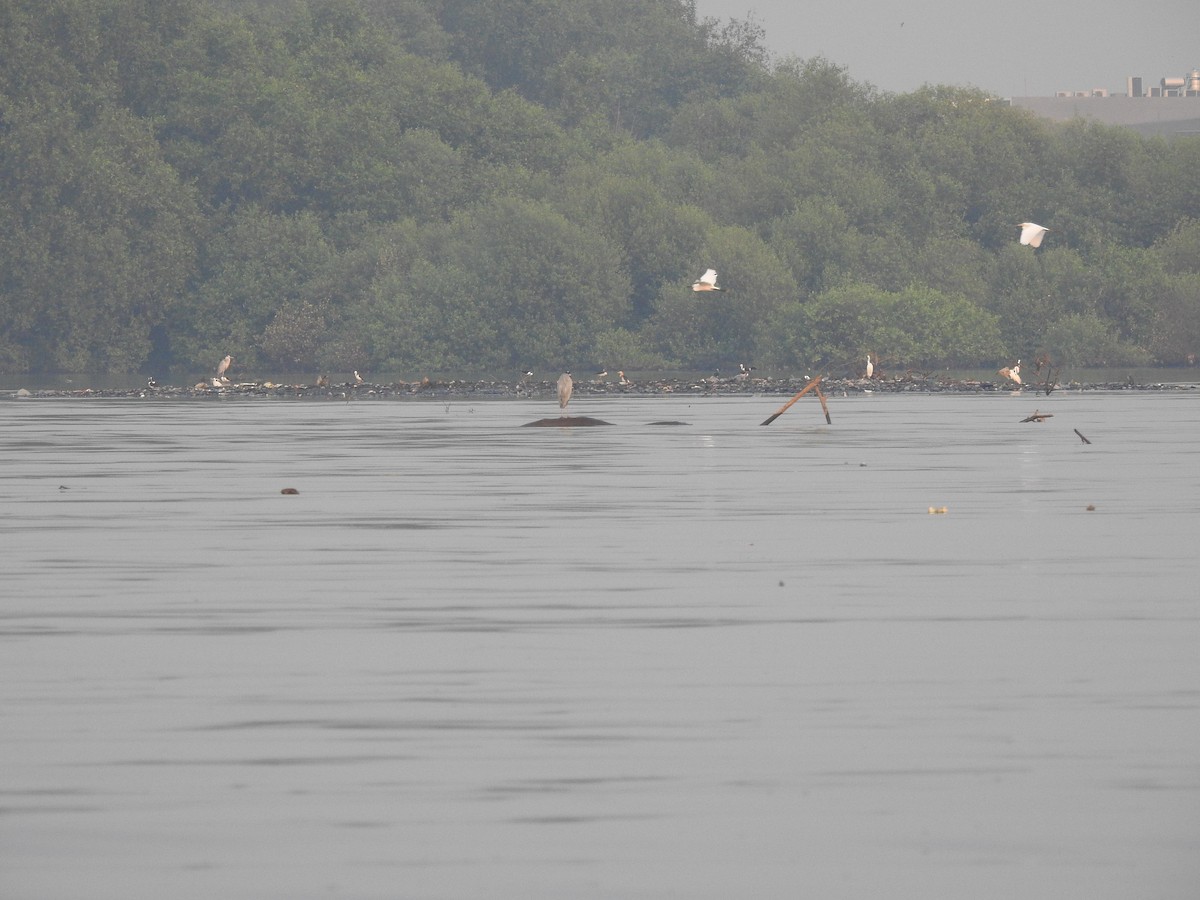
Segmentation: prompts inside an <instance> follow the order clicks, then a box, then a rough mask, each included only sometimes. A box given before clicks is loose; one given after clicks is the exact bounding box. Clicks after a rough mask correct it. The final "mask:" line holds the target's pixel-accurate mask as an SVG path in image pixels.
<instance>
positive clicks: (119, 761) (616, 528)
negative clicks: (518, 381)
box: [0, 392, 1200, 900]
mask: <svg viewBox="0 0 1200 900" xmlns="http://www.w3.org/2000/svg"><path fill="white" fill-rule="evenodd" d="M781 402H782V398H779V397H769V398H767V397H737V398H708V399H699V398H693V399H685V398H660V399H619V398H613V399H603V400H600V399H597V400H590V401H589V400H587V399H585V400H583V401H582V402H579V403H574V404H572V407H573V412H576V413H577V414H590V415H595V416H599V417H601V418H604V419H606V420H608V421H610V422H613V423H614V424H615V425H616V426H617V427H613V428H588V429H557V428H550V429H545V428H536V429H535V428H519V427H516V426H518V425H520V424H521V423H524V422H528V421H531V420H533V419H537V418H540V417H542V416H547V415H555V414H557V405H556V404H554V403H553V402H546V401H542V402H524V401H492V402H476V403H466V402H455V403H451V404H450V405H448V406H447V405H445V404H443V403H432V402H370V401H355V402H353V403H340V402H321V403H318V402H313V403H297V402H287V401H279V400H234V401H232V402H224V401H221V402H163V401H155V400H153V399H148V400H142V401H135V400H129V401H125V400H115V401H75V400H34V401H5V402H3V403H2V404H0V459H3V463H4V465H3V467H2V468H0V503H2V504H3V507H2V508H3V510H4V515H3V517H2V518H0V543H2V545H3V548H4V552H3V556H4V566H3V568H4V574H3V578H2V584H3V587H2V589H0V594H2V599H0V761H2V763H3V765H2V766H0V896H3V897H4V898H6V900H8V898H13V900H24V898H39V900H45V898H122V900H128V898H142V897H146V898H161V897H172V898H214V897H222V898H309V897H355V898H358V897H364V898H374V897H379V898H385V897H405V898H473V897H489V898H490V897H529V898H562V897H585V898H611V897H636V898H662V897H680V898H729V897H770V898H776V897H779V898H783V897H800V896H805V897H822V898H823V897H843V898H880V897H888V898H931V897H939V898H940V897H972V898H997V900H1000V898H1005V900H1008V898H1014V897H1022V898H1030V897H1037V898H1131V897H1138V898H1190V897H1195V896H1196V895H1197V893H1196V892H1197V889H1198V886H1200V652H1198V650H1200V606H1198V602H1200V601H1198V599H1197V598H1198V597H1200V563H1197V523H1198V522H1200V517H1198V515H1197V513H1198V511H1200V465H1197V440H1198V439H1200V395H1198V394H1196V393H1191V392H1187V393H1168V394H1148V393H1137V394H1104V393H1089V394H1055V395H1053V396H1051V397H1048V398H1047V397H1036V398H1034V397H1032V396H1025V397H1016V396H1010V395H1002V396H961V395H956V396H910V395H900V396H896V395H889V396H883V395H866V396H860V397H852V398H841V397H832V398H830V406H831V412H832V415H833V425H832V426H827V425H826V424H825V423H824V420H823V418H822V417H821V415H820V413H819V407H818V406H817V404H816V403H815V402H812V403H810V402H809V401H808V398H805V400H802V401H801V402H800V403H799V404H797V405H796V406H794V407H793V408H792V409H791V410H790V411H788V412H787V413H786V414H785V415H784V416H782V417H781V418H780V419H778V420H777V421H776V422H775V423H774V424H773V425H771V426H770V427H768V428H762V427H759V425H758V423H759V422H761V421H762V420H763V419H764V418H765V417H766V416H767V415H768V414H770V413H771V412H773V411H774V410H775V409H776V408H777V407H778V406H779V404H780V403H781ZM576 406H577V407H578V409H574V407H576ZM1035 408H1037V409H1040V410H1041V411H1042V412H1050V413H1053V418H1051V419H1049V420H1047V421H1046V422H1045V423H1042V424H1020V423H1019V420H1020V419H1021V418H1023V417H1024V416H1026V415H1028V414H1030V413H1031V412H1033V411H1034V409H1035ZM664 419H670V420H678V421H683V422H686V423H688V424H686V425H679V426H652V425H650V424H649V423H651V422H655V421H659V420H664ZM1074 428H1078V429H1079V430H1080V431H1081V432H1083V434H1085V435H1086V436H1087V437H1088V438H1090V439H1091V440H1092V443H1091V444H1090V445H1084V444H1083V443H1082V442H1081V441H1080V440H1079V439H1078V438H1077V437H1076V436H1075V434H1074V433H1073V431H1072V429H1074ZM284 487H294V488H296V489H297V490H298V491H299V495H298V496H284V495H281V494H280V490H281V488H284ZM1089 505H1092V506H1094V507H1095V509H1094V510H1090V511H1089V510H1088V509H1087V507H1088V506H1089ZM930 507H935V508H941V507H945V508H946V510H947V511H946V512H945V513H944V514H934V515H931V514H929V508H930Z"/></svg>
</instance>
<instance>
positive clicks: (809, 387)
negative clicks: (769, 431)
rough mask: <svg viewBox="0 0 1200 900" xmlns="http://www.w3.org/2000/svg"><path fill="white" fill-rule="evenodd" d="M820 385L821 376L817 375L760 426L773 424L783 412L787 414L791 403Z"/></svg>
mask: <svg viewBox="0 0 1200 900" xmlns="http://www.w3.org/2000/svg"><path fill="white" fill-rule="evenodd" d="M820 383H821V376H820V375H818V376H817V377H816V378H814V379H813V380H812V381H810V382H809V383H808V384H806V385H805V386H804V390H802V391H801V392H800V393H798V394H797V395H796V396H795V397H793V398H792V399H791V400H789V401H788V402H787V403H785V404H783V406H781V407H779V409H777V410H775V412H773V413H771V415H769V416H767V418H766V421H764V422H763V423H762V424H763V425H770V424H771V423H772V422H774V421H775V420H776V419H778V418H779V417H780V416H782V415H783V414H784V413H785V412H787V411H788V407H790V406H791V405H792V404H793V403H795V402H796V401H797V400H799V399H800V398H801V397H803V396H804V395H805V394H807V393H808V392H809V391H811V390H812V389H813V388H815V387H816V386H817V385H818V384H820ZM817 393H818V394H820V391H818V392H817Z"/></svg>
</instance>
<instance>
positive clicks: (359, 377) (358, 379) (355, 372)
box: [354, 369, 363, 384]
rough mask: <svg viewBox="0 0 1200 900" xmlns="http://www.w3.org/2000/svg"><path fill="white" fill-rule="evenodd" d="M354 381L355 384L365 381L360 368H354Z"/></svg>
mask: <svg viewBox="0 0 1200 900" xmlns="http://www.w3.org/2000/svg"><path fill="white" fill-rule="evenodd" d="M354 383H355V384H362V383H363V382H362V376H361V375H359V374H358V369H355V370H354Z"/></svg>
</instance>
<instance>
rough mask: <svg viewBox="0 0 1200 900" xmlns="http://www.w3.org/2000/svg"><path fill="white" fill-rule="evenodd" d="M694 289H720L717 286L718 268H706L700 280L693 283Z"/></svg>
mask: <svg viewBox="0 0 1200 900" xmlns="http://www.w3.org/2000/svg"><path fill="white" fill-rule="evenodd" d="M692 290H693V291H719V290H721V288H719V287H717V270H716V269H706V270H705V272H704V274H703V275H701V276H700V280H699V281H696V282H694V283H693V284H692Z"/></svg>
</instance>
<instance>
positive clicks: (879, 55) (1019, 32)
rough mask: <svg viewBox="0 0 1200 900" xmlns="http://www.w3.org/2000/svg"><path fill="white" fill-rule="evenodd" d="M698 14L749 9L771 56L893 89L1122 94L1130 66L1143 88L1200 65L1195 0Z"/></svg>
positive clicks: (750, 3) (849, 6) (716, 7)
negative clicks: (840, 70) (824, 64)
mask: <svg viewBox="0 0 1200 900" xmlns="http://www.w3.org/2000/svg"><path fill="white" fill-rule="evenodd" d="M696 12H697V15H698V16H700V17H705V16H711V17H713V18H717V19H720V20H721V21H725V20H728V19H730V18H733V19H746V18H752V19H753V20H754V21H755V22H757V23H758V24H759V25H760V26H762V27H763V28H764V30H765V32H766V42H765V43H766V46H767V48H768V49H769V50H770V52H771V54H772V55H773V57H775V58H777V59H778V58H781V57H785V56H796V57H799V58H801V59H808V58H811V57H815V56H821V57H824V58H826V59H828V60H829V61H830V62H833V63H835V64H837V65H841V66H844V67H846V69H847V74H848V75H849V77H850V78H852V79H853V80H854V81H858V82H867V83H870V84H872V85H874V86H875V87H877V88H879V89H881V90H885V91H892V92H898V93H901V92H908V91H913V90H916V89H917V88H919V87H921V86H922V85H923V84H952V85H959V86H964V87H966V86H970V87H977V88H980V89H981V90H984V91H988V92H990V93H994V94H998V95H999V96H1002V97H1018V96H1053V95H1054V94H1055V93H1056V92H1057V91H1066V90H1069V91H1090V90H1092V89H1095V88H1103V89H1106V90H1108V91H1110V92H1112V93H1124V91H1125V86H1126V79H1127V78H1128V77H1129V76H1140V77H1141V78H1142V82H1143V84H1145V85H1146V86H1147V87H1149V86H1151V85H1157V84H1158V83H1159V80H1160V79H1161V78H1163V77H1181V76H1185V75H1186V74H1187V73H1188V72H1190V71H1191V70H1192V69H1194V68H1197V67H1200V37H1198V35H1200V29H1198V28H1197V27H1196V14H1195V9H1194V7H1193V6H1191V5H1189V4H1185V3H1184V2H1183V0H1166V2H1162V3H1158V4H1155V5H1154V6H1153V8H1150V7H1131V6H1130V5H1129V4H1127V3H1122V4H1117V3H1114V2H1112V0H1090V2H1084V0H1059V2H1058V3H1054V4H1050V3H1046V2H1044V0H1042V2H1038V0H1009V2H1007V3H1005V4H1002V5H995V6H988V7H975V6H972V5H970V4H962V3H954V2H950V0H916V2H912V3H906V4H892V3H884V2H883V0H809V2H808V3H805V4H796V3H795V2H794V0H696ZM1135 17H1136V18H1135Z"/></svg>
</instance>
